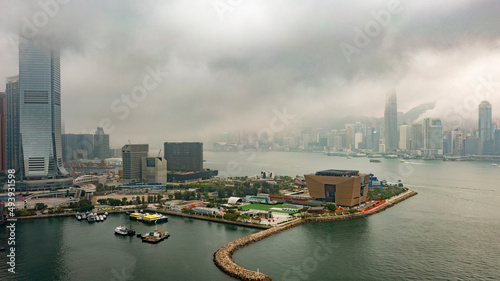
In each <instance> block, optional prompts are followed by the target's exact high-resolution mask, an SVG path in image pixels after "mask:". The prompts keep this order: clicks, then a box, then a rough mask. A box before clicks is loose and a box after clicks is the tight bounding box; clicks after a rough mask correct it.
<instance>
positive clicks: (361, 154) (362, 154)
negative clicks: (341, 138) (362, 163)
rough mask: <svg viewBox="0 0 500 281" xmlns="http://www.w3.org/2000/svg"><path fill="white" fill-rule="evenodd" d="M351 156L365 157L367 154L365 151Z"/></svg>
mask: <svg viewBox="0 0 500 281" xmlns="http://www.w3.org/2000/svg"><path fill="white" fill-rule="evenodd" d="M353 156H354V157H366V156H368V155H367V154H365V153H357V154H354V155H353Z"/></svg>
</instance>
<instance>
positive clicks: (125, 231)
mask: <svg viewBox="0 0 500 281" xmlns="http://www.w3.org/2000/svg"><path fill="white" fill-rule="evenodd" d="M115 234H116V235H122V236H131V235H134V234H135V230H133V229H132V228H127V227H126V226H124V225H121V226H117V227H116V228H115Z"/></svg>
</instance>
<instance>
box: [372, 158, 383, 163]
mask: <svg viewBox="0 0 500 281" xmlns="http://www.w3.org/2000/svg"><path fill="white" fill-rule="evenodd" d="M370 162H372V163H380V162H382V161H380V160H379V159H370Z"/></svg>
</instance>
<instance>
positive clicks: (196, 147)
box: [163, 142, 203, 172]
mask: <svg viewBox="0 0 500 281" xmlns="http://www.w3.org/2000/svg"><path fill="white" fill-rule="evenodd" d="M163 148H164V149H163V151H164V154H165V155H164V156H165V159H167V168H168V170H169V171H185V172H199V171H202V170H203V143H201V142H166V143H164V147H163Z"/></svg>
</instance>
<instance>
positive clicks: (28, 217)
mask: <svg viewBox="0 0 500 281" xmlns="http://www.w3.org/2000/svg"><path fill="white" fill-rule="evenodd" d="M128 211H130V210H124V209H121V210H112V211H107V212H108V214H117V213H126V212H128ZM144 211H149V212H156V213H161V214H167V215H172V216H179V217H185V218H191V219H198V220H205V221H211V222H216V223H225V224H232V225H237V226H243V227H252V228H259V229H269V228H272V227H273V226H269V225H258V224H253V223H247V222H239V221H228V220H224V219H219V218H212V217H204V216H199V215H190V214H184V213H180V212H176V211H170V210H158V209H153V208H146V209H144ZM97 213H98V214H104V212H102V213H101V212H97ZM74 216H75V213H62V214H44V215H41V216H38V215H34V216H22V217H15V219H17V220H31V219H46V218H58V217H74Z"/></svg>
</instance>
